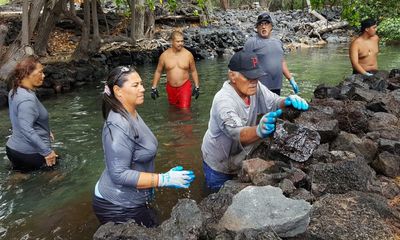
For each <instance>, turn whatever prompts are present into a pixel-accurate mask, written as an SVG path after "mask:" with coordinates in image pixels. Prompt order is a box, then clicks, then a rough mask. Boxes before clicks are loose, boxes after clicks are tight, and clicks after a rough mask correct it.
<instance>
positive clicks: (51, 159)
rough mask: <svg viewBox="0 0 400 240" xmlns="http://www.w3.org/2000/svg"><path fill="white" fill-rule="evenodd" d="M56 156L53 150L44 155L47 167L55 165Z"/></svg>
mask: <svg viewBox="0 0 400 240" xmlns="http://www.w3.org/2000/svg"><path fill="white" fill-rule="evenodd" d="M57 157H58V155H57V154H56V153H55V152H54V151H51V153H50V154H49V155H47V156H46V157H44V159H45V160H46V165H47V166H48V167H51V166H54V165H56V158H57Z"/></svg>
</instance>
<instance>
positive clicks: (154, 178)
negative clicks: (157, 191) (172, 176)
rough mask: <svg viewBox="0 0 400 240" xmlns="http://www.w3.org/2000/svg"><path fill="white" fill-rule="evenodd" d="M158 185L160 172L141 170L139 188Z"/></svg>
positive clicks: (137, 186)
mask: <svg viewBox="0 0 400 240" xmlns="http://www.w3.org/2000/svg"><path fill="white" fill-rule="evenodd" d="M157 186H158V174H157V173H147V172H141V173H140V175H139V180H138V183H137V185H136V188H137V189H145V188H154V187H157Z"/></svg>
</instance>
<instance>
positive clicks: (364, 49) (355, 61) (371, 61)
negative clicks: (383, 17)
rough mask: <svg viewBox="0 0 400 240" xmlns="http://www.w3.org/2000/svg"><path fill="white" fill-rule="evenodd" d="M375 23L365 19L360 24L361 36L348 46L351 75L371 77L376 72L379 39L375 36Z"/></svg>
mask: <svg viewBox="0 0 400 240" xmlns="http://www.w3.org/2000/svg"><path fill="white" fill-rule="evenodd" d="M376 28H377V25H376V21H375V20H372V19H367V20H364V21H362V22H361V34H360V36H358V37H357V38H356V39H355V40H353V41H352V43H351V45H350V51H349V55H350V61H351V65H352V66H353V74H357V73H359V74H363V75H366V76H372V75H373V74H372V73H371V71H376V70H378V61H377V56H378V53H379V37H378V36H377V35H376Z"/></svg>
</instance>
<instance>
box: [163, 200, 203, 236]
mask: <svg viewBox="0 0 400 240" xmlns="http://www.w3.org/2000/svg"><path fill="white" fill-rule="evenodd" d="M203 228H204V226H203V216H202V213H201V212H200V209H199V208H198V206H197V204H196V202H195V201H194V200H191V199H180V200H179V201H178V203H177V204H176V205H175V206H174V208H173V209H172V213H171V218H170V219H168V220H166V221H165V222H163V223H162V224H161V229H162V233H161V238H162V239H187V240H189V239H198V238H199V236H200V234H201V233H202V232H203Z"/></svg>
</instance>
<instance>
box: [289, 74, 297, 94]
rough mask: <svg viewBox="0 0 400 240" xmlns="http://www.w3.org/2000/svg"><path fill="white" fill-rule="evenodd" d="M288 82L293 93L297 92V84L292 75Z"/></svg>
mask: <svg viewBox="0 0 400 240" xmlns="http://www.w3.org/2000/svg"><path fill="white" fill-rule="evenodd" d="M289 82H290V85H292V88H293V91H294V93H296V94H297V93H298V92H299V86H297V83H296V81H294V77H291V78H290V80H289Z"/></svg>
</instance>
